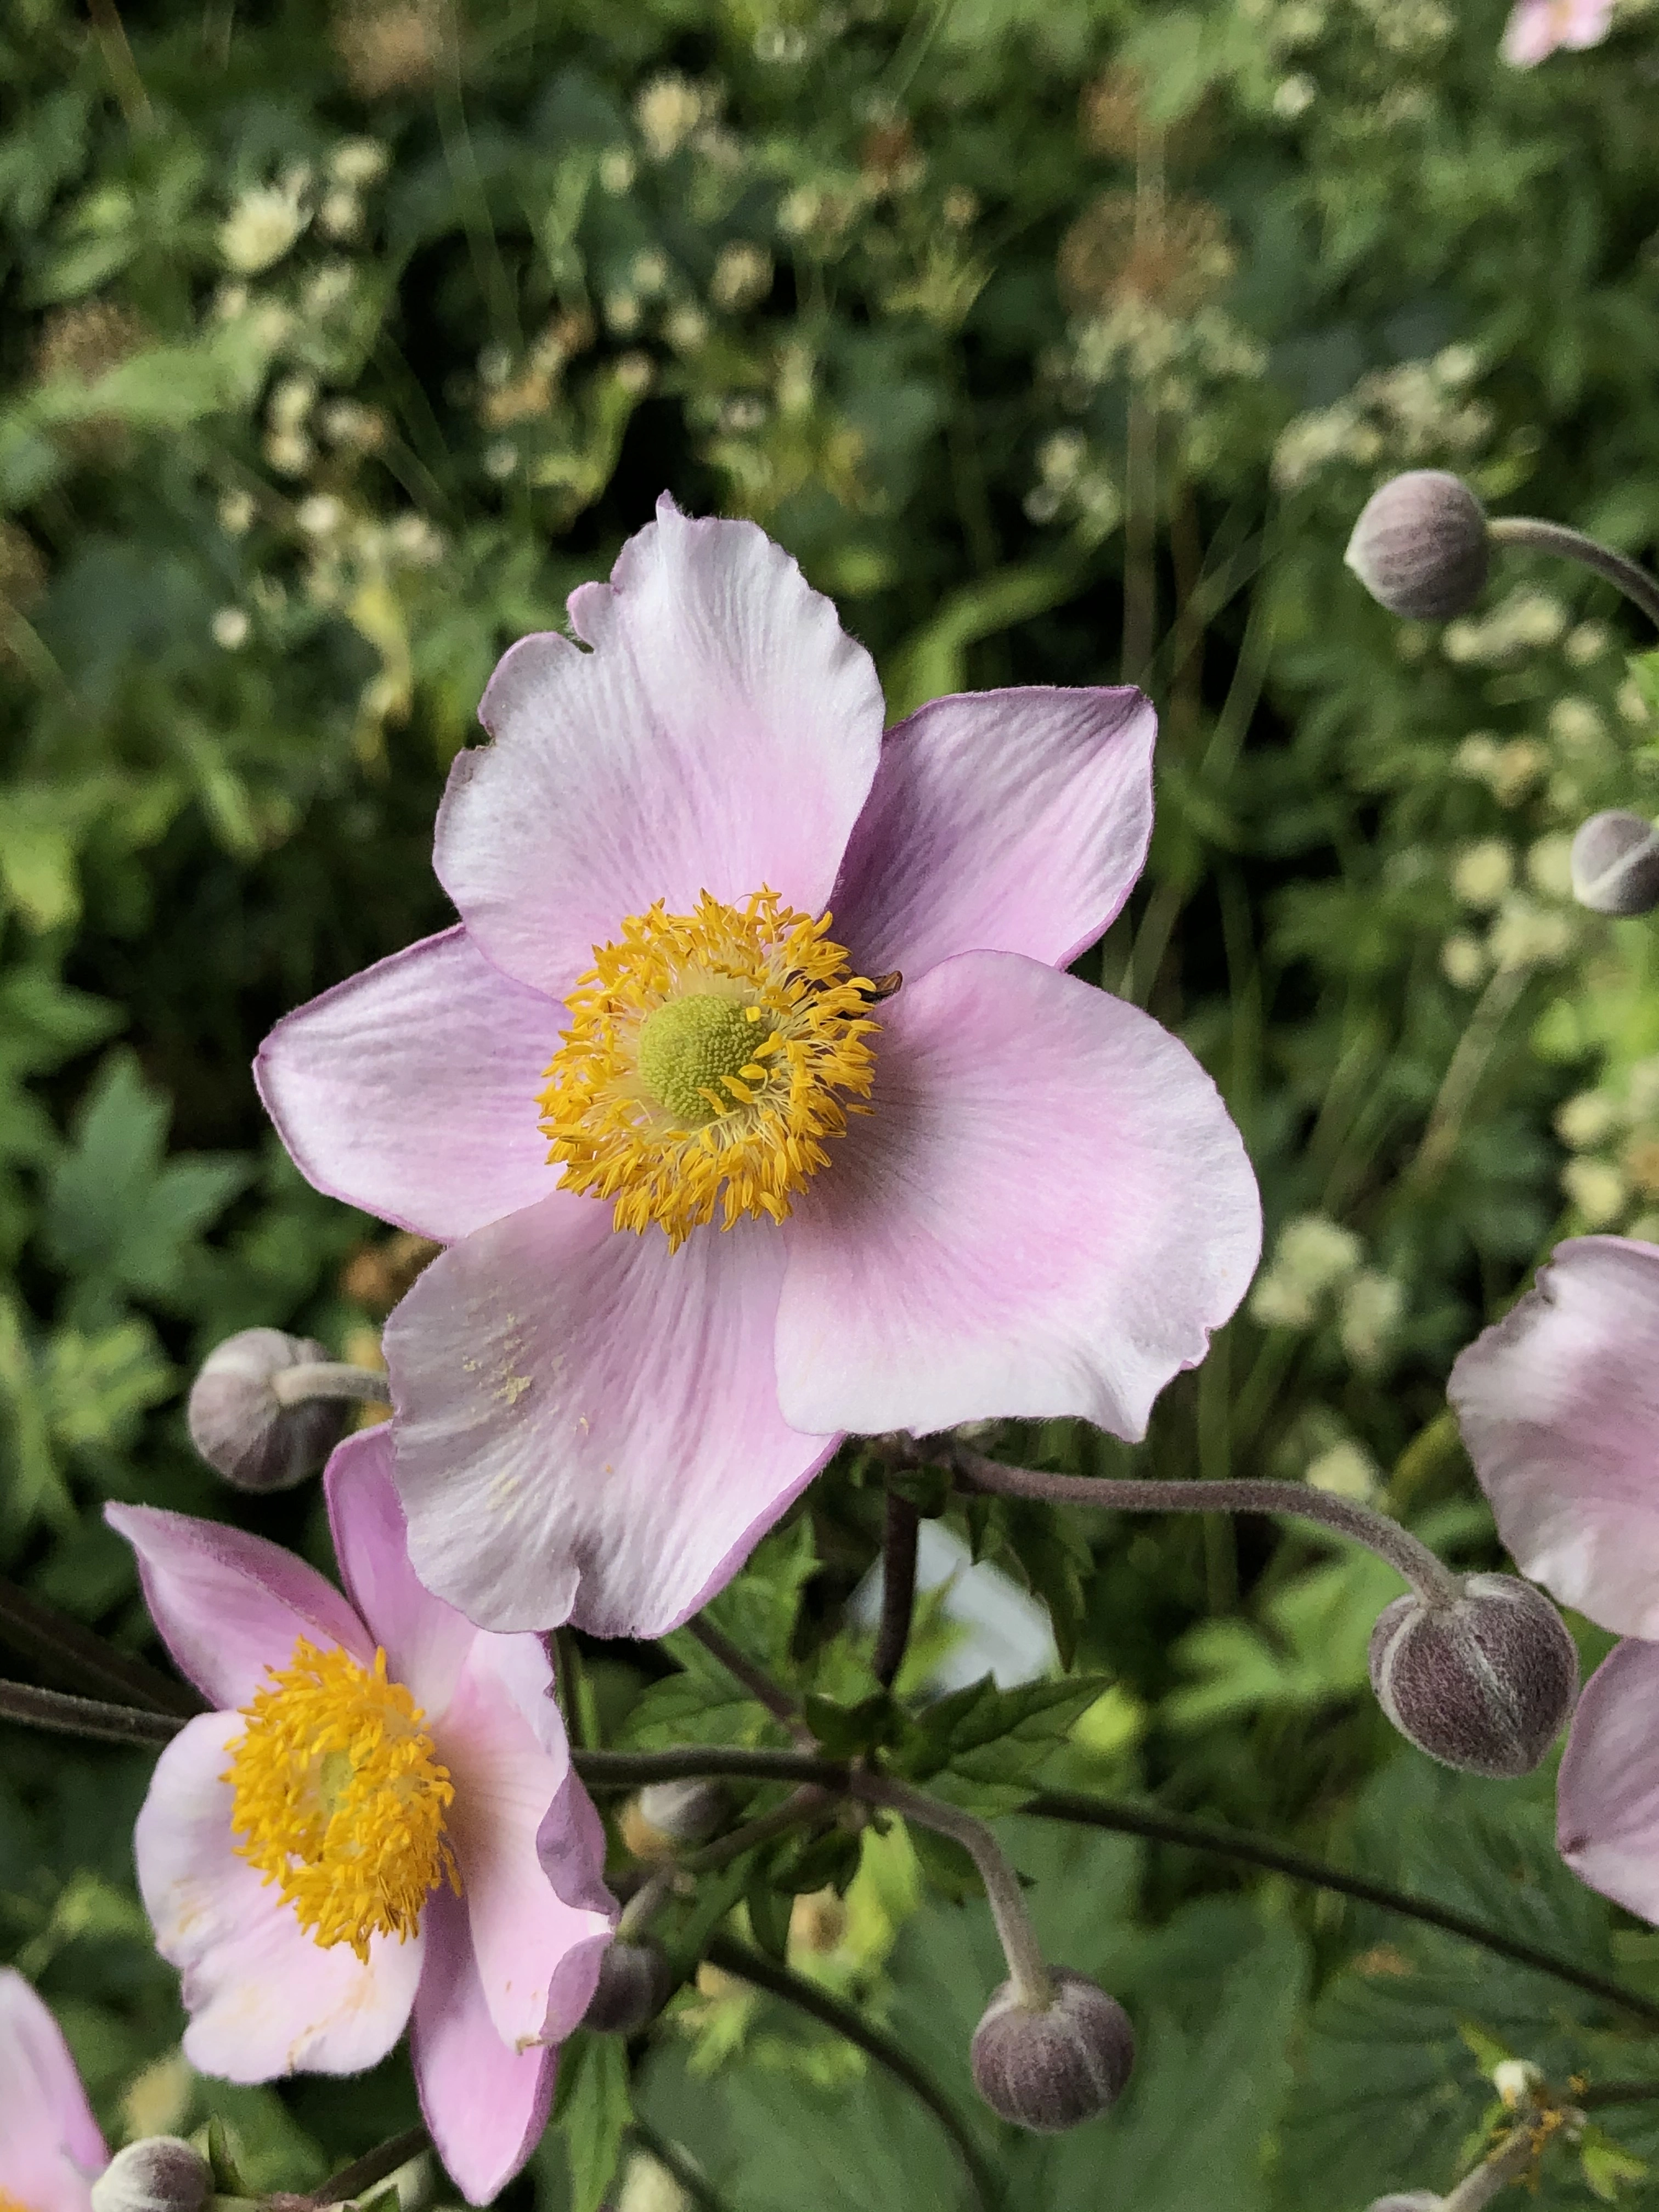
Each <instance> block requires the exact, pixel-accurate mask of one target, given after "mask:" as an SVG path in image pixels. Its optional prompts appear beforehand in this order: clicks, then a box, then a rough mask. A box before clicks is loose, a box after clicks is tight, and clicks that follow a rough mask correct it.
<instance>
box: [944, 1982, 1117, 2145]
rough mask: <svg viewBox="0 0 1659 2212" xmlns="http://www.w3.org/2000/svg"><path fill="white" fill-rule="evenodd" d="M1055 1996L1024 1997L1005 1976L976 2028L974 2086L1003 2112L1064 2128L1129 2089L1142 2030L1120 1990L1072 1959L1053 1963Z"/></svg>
mask: <svg viewBox="0 0 1659 2212" xmlns="http://www.w3.org/2000/svg"><path fill="white" fill-rule="evenodd" d="M1049 1972H1050V1978H1051V1979H1052V1981H1053V1983H1054V1999H1053V2002H1051V2003H1049V2004H1048V2005H1045V2006H1042V2008H1035V2007H1032V2006H1030V2005H1024V2004H1021V2003H1020V2002H1019V2001H1018V1998H1016V1996H1014V1993H1013V1984H1012V1983H1011V1982H1004V1983H1003V1984H1002V1986H1001V1988H1000V1989H999V1990H997V1991H996V1993H995V1995H994V1996H993V1997H992V1999H991V2002H990V2003H989V2004H988V2005H987V2007H986V2008H985V2016H984V2018H983V2019H982V2020H981V2021H980V2024H979V2026H978V2027H976V2028H975V2030H974V2041H973V2048H972V2051H971V2052H970V2054H969V2056H970V2063H971V2064H972V2067H973V2073H974V2086H975V2088H976V2089H977V2090H978V2091H979V2093H980V2095H981V2097H983V2098H984V2100H985V2101H986V2103H987V2105H988V2106H990V2107H991V2110H992V2111H993V2112H995V2113H996V2114H997V2116H998V2118H1000V2119H1005V2120H1011V2121H1012V2123H1013V2124H1014V2125H1015V2126H1016V2127H1018V2128H1032V2129H1036V2130H1038V2131H1040V2132H1041V2133H1043V2134H1058V2133H1059V2132H1060V2130H1062V2129H1065V2128H1074V2127H1076V2126H1077V2125H1078V2124H1079V2122H1080V2121H1083V2120H1089V2119H1092V2118H1094V2116H1095V2115H1096V2113H1097V2112H1105V2111H1106V2110H1107V2108H1108V2106H1111V2105H1113V2104H1115V2102H1116V2101H1117V2100H1118V2098H1119V2097H1120V2096H1121V2095H1122V2093H1123V2089H1124V2086H1125V2084H1126V2083H1127V2081H1128V2079H1129V2074H1130V2069H1132V2068H1133V2064H1134V2057H1135V2034H1134V2029H1133V2027H1131V2025H1130V2022H1129V2015H1127V2013H1126V2012H1125V2011H1124V2009H1123V2008H1122V2006H1121V2004H1119V2002H1117V1999H1116V1998H1115V1997H1109V1996H1107V1994H1106V1992H1105V1990H1103V1989H1102V1988H1101V1987H1100V1986H1099V1985H1098V1984H1097V1983H1095V1982H1091V1980H1090V1979H1089V1978H1088V1976H1087V1975H1086V1974H1079V1973H1077V1972H1074V1971H1073V1968H1071V1967H1070V1966H1054V1967H1052V1968H1050V1970H1049Z"/></svg>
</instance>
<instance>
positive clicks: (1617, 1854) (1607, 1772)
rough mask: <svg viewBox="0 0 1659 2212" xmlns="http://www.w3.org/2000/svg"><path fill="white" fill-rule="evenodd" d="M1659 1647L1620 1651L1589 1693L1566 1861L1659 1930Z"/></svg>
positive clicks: (1577, 1724)
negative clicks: (1658, 1716) (1658, 1924)
mask: <svg viewBox="0 0 1659 2212" xmlns="http://www.w3.org/2000/svg"><path fill="white" fill-rule="evenodd" d="M1656 1714H1659V1644H1642V1643H1638V1642H1637V1641H1636V1640H1635V1639H1634V1638H1632V1639H1631V1640H1630V1641H1628V1642H1626V1643H1624V1644H1615V1645H1614V1646H1613V1650H1612V1651H1611V1652H1610V1653H1609V1654H1608V1656H1607V1658H1605V1659H1604V1660H1603V1661H1602V1662H1601V1665H1600V1666H1599V1667H1598V1668H1596V1670H1595V1674H1592V1675H1591V1676H1590V1678H1589V1681H1588V1682H1587V1683H1586V1684H1585V1685H1584V1689H1583V1695H1582V1696H1581V1697H1580V1699H1579V1700H1578V1710H1577V1712H1576V1713H1575V1714H1574V1715H1573V1719H1572V1729H1571V1734H1570V1735H1568V1737H1567V1747H1566V1749H1565V1751H1564V1752H1563V1753H1562V1754H1561V1774H1560V1779H1559V1784H1558V1795H1557V1829H1558V1833H1559V1842H1560V1845H1561V1856H1562V1857H1563V1858H1564V1859H1565V1861H1566V1863H1567V1864H1568V1865H1569V1866H1570V1867H1571V1869H1572V1870H1573V1872H1574V1873H1575V1874H1576V1875H1577V1876H1578V1878H1579V1880H1580V1881H1587V1882H1588V1883H1589V1886H1590V1887H1591V1888H1592V1889H1599V1890H1600V1891H1601V1894H1602V1895H1603V1896H1604V1897H1611V1898H1613V1899H1616V1900H1617V1901H1618V1903H1620V1905H1624V1906H1625V1907H1626V1910H1627V1911H1632V1912H1637V1913H1639V1914H1640V1915H1641V1917H1643V1919H1644V1920H1652V1921H1656V1922H1659V1725H1656V1723H1655V1716H1656Z"/></svg>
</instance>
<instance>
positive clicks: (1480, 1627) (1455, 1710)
mask: <svg viewBox="0 0 1659 2212" xmlns="http://www.w3.org/2000/svg"><path fill="white" fill-rule="evenodd" d="M1370 1669H1371V1686H1372V1688H1373V1689H1374V1690H1375V1691H1376V1700H1377V1703H1378V1704H1379V1705H1381V1706H1382V1708H1383V1711H1384V1712H1385V1713H1386V1714H1387V1715H1388V1717H1389V1719H1390V1720H1391V1721H1392V1722H1393V1723H1394V1724H1395V1727H1396V1728H1397V1729H1399V1731H1400V1733H1401V1735H1403V1736H1405V1737H1407V1739H1408V1740H1409V1741H1411V1742H1413V1743H1414V1744H1415V1745H1416V1746H1417V1747H1418V1749H1419V1751H1425V1752H1427V1753H1428V1754H1429V1757H1430V1758H1431V1759H1439V1760H1440V1761H1441V1763H1442V1764H1443V1765H1446V1766H1455V1767H1458V1768H1460V1769H1461V1770H1462V1771H1463V1772H1464V1773H1465V1774H1488V1775H1496V1776H1508V1777H1513V1776H1515V1775H1518V1774H1530V1773H1531V1771H1532V1770H1533V1768H1534V1766H1536V1765H1537V1764H1538V1762H1539V1760H1540V1759H1542V1757H1543V1756H1544V1753H1546V1752H1547V1750H1548V1749H1549V1747H1550V1746H1551V1744H1552V1743H1553V1742H1554V1741H1555V1739H1556V1736H1557V1735H1559V1732H1560V1730H1561V1728H1562V1726H1563V1724H1564V1723H1565V1721H1566V1718H1567V1716H1568V1715H1569V1713H1571V1711H1572V1706H1573V1700H1574V1699H1575V1697H1576V1696H1577V1691H1578V1652H1577V1647H1576V1646H1575V1644H1574V1643H1573V1640H1572V1638H1571V1635H1570V1634H1569V1633H1568V1632H1567V1626H1566V1623H1565V1621H1564V1620H1562V1618H1561V1616H1560V1614H1559V1613H1558V1612H1557V1611H1556V1609H1555V1607H1553V1605H1552V1604H1551V1603H1550V1601H1549V1600H1548V1599H1547V1597H1546V1596H1545V1595H1544V1594H1543V1592H1542V1591H1541V1590H1536V1589H1534V1588H1533V1586H1532V1584H1531V1583H1523V1582H1522V1581H1521V1580H1520V1578H1519V1577H1517V1576H1515V1575H1470V1576H1469V1577H1468V1579H1467V1580H1466V1581H1465V1583H1463V1586H1462V1595H1461V1596H1459V1597H1458V1598H1457V1599H1456V1600H1455V1602H1453V1603H1452V1604H1450V1605H1446V1606H1431V1605H1430V1604H1428V1603H1427V1602H1426V1601H1425V1600H1424V1599H1423V1598H1420V1597H1419V1596H1418V1595H1416V1594H1415V1593H1413V1594H1412V1595H1409V1596H1407V1597H1397V1598H1395V1601H1394V1603H1393V1604H1392V1605H1388V1606H1384V1607H1383V1611H1382V1612H1381V1613H1379V1614H1378V1616H1377V1621H1376V1627H1375V1628H1374V1629H1373V1630H1372V1631H1371V1646H1370Z"/></svg>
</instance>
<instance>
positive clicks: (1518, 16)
mask: <svg viewBox="0 0 1659 2212" xmlns="http://www.w3.org/2000/svg"><path fill="white" fill-rule="evenodd" d="M1612 24H1613V0H1516V4H1515V6H1514V7H1513V8H1512V9H1510V20H1509V21H1508V22H1507V23H1506V24H1505V25H1504V38H1503V43H1502V45H1501V46H1499V48H1498V51H1499V52H1500V53H1501V54H1502V55H1503V57H1504V60H1505V61H1506V62H1508V63H1509V64H1510V67H1511V68H1513V69H1533V68H1535V67H1536V65H1537V64H1539V63H1540V62H1541V61H1544V60H1547V58H1548V57H1549V56H1550V55H1551V54H1553V53H1554V52H1556V51H1557V49H1558V48H1559V47H1564V46H1565V48H1567V50H1568V51H1569V52H1573V53H1582V52H1583V50H1584V49H1585V48H1586V47H1587V46H1600V45H1601V41H1602V40H1603V39H1605V38H1606V36H1607V33H1608V31H1609V29H1610V28H1611V27H1612Z"/></svg>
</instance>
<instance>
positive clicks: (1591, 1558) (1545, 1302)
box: [1448, 1237, 1659, 1922]
mask: <svg viewBox="0 0 1659 2212" xmlns="http://www.w3.org/2000/svg"><path fill="white" fill-rule="evenodd" d="M1448 1395H1449V1397H1450V1399H1451V1402H1452V1405H1453V1407H1455V1410H1456V1413H1457V1417H1458V1420H1459V1422H1460V1424H1461V1425H1462V1431H1463V1440H1464V1442H1465V1443H1466V1444H1467V1445H1468V1451H1469V1456H1470V1458H1471V1459H1472V1460H1473V1461H1474V1470H1475V1473H1476V1474H1477V1475H1478V1476H1479V1477H1480V1486H1481V1487H1482V1489H1483V1490H1485V1492H1486V1495H1487V1497H1488V1498H1490V1499H1491V1500H1492V1510H1493V1513H1494V1514H1495V1515H1496V1516H1497V1521H1498V1534H1499V1535H1500V1536H1501V1537H1502V1538H1503V1540H1504V1543H1505V1544H1506V1545H1507V1546H1508V1547H1509V1548H1510V1553H1512V1554H1513V1556H1514V1558H1515V1560H1516V1564H1517V1565H1519V1566H1520V1568H1521V1569H1522V1572H1523V1573H1526V1574H1528V1575H1530V1576H1531V1577H1533V1579H1534V1581H1535V1582H1539V1583H1542V1584H1543V1585H1544V1587H1545V1589H1547V1590H1548V1591H1549V1592H1550V1593H1551V1594H1552V1595H1553V1596H1554V1597H1557V1598H1559V1600H1560V1601H1562V1602H1563V1603H1564V1604H1566V1605H1571V1606H1575V1607H1577V1609H1578V1611H1579V1612H1581V1613H1584V1614H1586V1615H1588V1617H1589V1619H1590V1620H1594V1621H1596V1622H1598V1623H1599V1624H1600V1626H1602V1627H1603V1628H1610V1629H1613V1631H1614V1632H1617V1633H1620V1634H1622V1635H1623V1636H1625V1638H1626V1642H1624V1643H1622V1644H1618V1645H1617V1646H1615V1648H1614V1650H1613V1651H1612V1653H1611V1654H1610V1655H1609V1656H1608V1657H1607V1659H1606V1660H1605V1661H1604V1662H1602V1664H1601V1667H1600V1668H1598V1669H1597V1670H1596V1672H1595V1674H1593V1675H1592V1676H1591V1678H1590V1680H1589V1682H1588V1683H1587V1684H1586V1685H1585V1687H1584V1691H1583V1695H1582V1697H1581V1698H1580V1699H1579V1701H1578V1710H1577V1713H1576V1714H1575V1715H1574V1717H1573V1723H1572V1729H1571V1734H1570V1735H1569V1736H1568V1739H1567V1747H1566V1750H1565V1753H1563V1756H1562V1760H1561V1776H1560V1784H1559V1802H1558V1812H1559V1842H1560V1846H1561V1853H1562V1856H1563V1857H1564V1858H1565V1860H1566V1861H1567V1863H1568V1864H1569V1865H1570V1866H1571V1867H1572V1868H1573V1869H1575V1871H1576V1872H1577V1874H1578V1875H1579V1876H1580V1877H1581V1878H1582V1879H1583V1881H1586V1882H1588V1883H1589V1886H1590V1887H1591V1888H1593V1889H1599V1890H1601V1892H1602V1893H1603V1894H1604V1895H1606V1896H1608V1897H1611V1898H1614V1899H1617V1900H1618V1902H1619V1903H1620V1905H1626V1906H1627V1907H1628V1908H1629V1910H1630V1911H1632V1912H1639V1913H1640V1914H1642V1916H1643V1917H1644V1918H1645V1919H1648V1920H1652V1921H1655V1922H1659V1725H1656V1720H1655V1716H1656V1714H1659V1484H1656V1480H1655V1470H1656V1468H1659V1246H1656V1245H1652V1244H1644V1243H1638V1242H1636V1241H1635V1240H1634V1239H1632V1238H1631V1237H1573V1238H1571V1239H1570V1240H1569V1242H1567V1243H1565V1244H1562V1245H1559V1246H1558V1247H1557V1249H1556V1251H1555V1253H1554V1255H1553V1257H1552V1259H1551V1260H1550V1262H1549V1264H1548V1265H1547V1267H1541V1268H1540V1270H1539V1273H1538V1281H1537V1285H1536V1287H1535V1288H1534V1289H1533V1290H1531V1291H1528V1293H1527V1295H1526V1296H1525V1297H1523V1298H1522V1299H1521V1300H1520V1301H1519V1302H1518V1303H1517V1304H1516V1306H1515V1307H1514V1308H1513V1309H1512V1310H1511V1311H1510V1313H1508V1314H1506V1315H1505V1316H1504V1319H1503V1320H1502V1321H1500V1322H1497V1323H1495V1324H1494V1326H1493V1327H1492V1328H1489V1329H1487V1330H1486V1333H1485V1334H1483V1335H1481V1336H1480V1337H1478V1338H1477V1339H1476V1340H1475V1341H1474V1343H1473V1344H1472V1345H1470V1346H1469V1347H1468V1350H1467V1351H1466V1352H1463V1353H1462V1355H1461V1357H1460V1358H1459V1359H1458V1361H1457V1363H1456V1364H1455V1366H1454V1368H1453V1369H1452V1373H1451V1381H1450V1383H1449V1389H1448Z"/></svg>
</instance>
